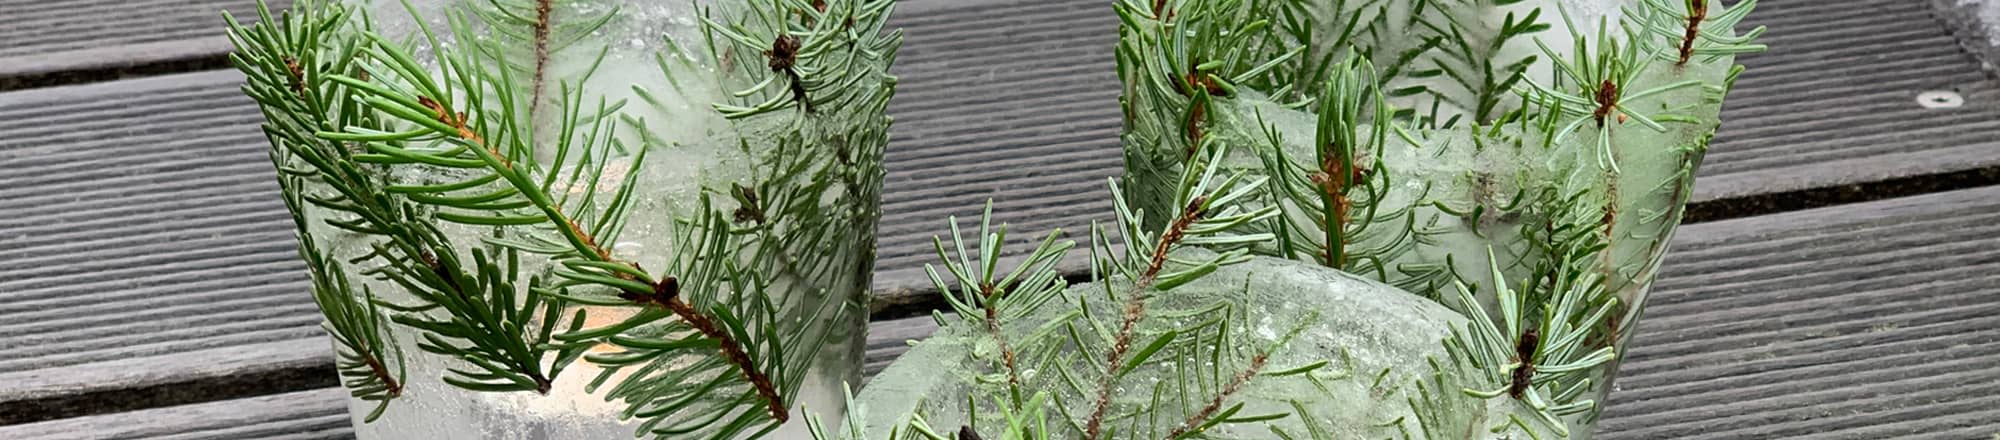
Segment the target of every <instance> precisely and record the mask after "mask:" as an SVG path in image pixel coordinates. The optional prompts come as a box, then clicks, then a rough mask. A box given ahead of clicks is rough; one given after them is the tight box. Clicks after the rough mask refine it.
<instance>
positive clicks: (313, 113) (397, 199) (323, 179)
mask: <svg viewBox="0 0 2000 440" xmlns="http://www.w3.org/2000/svg"><path fill="white" fill-rule="evenodd" d="M294 10H295V11H301V12H299V13H297V14H287V16H286V18H285V20H284V21H283V22H280V21H278V20H275V19H273V17H272V14H271V13H270V10H269V8H267V7H262V6H260V7H259V9H258V11H259V15H260V16H261V17H260V18H261V19H262V23H264V24H260V25H258V26H256V27H244V26H241V25H240V24H236V23H235V20H234V19H233V18H230V19H229V20H230V21H231V23H232V24H231V32H230V35H231V39H232V40H233V41H234V42H235V43H236V45H237V47H238V51H237V52H236V53H234V54H232V55H231V57H232V61H234V62H235V64H236V65H237V66H238V67H239V69H240V70H242V71H243V72H244V73H245V76H246V78H247V79H248V81H247V82H246V84H245V86H244V92H245V94H247V95H249V96H250V97H251V98H253V99H254V100H256V101H257V102H258V103H259V104H260V108H261V109H262V110H263V112H264V114H265V119H266V123H265V124H264V131H265V133H266V136H267V137H269V138H270V139H271V141H272V146H273V149H274V153H273V157H274V159H281V160H284V161H285V162H281V163H278V166H279V167H280V168H281V169H283V170H285V173H286V174H287V175H291V176H296V177H300V178H303V179H307V181H309V182H310V183H309V184H307V185H304V186H303V187H302V188H300V189H299V191H298V195H297V197H298V198H299V199H300V200H302V201H304V202H305V203H306V204H308V205H311V206H313V207H315V209H321V210H325V211H327V212H328V213H329V217H328V218H327V219H326V220H325V221H324V226H325V227H330V228H333V229H334V230H341V231H348V232H352V233H358V234H362V235H363V236H368V237H375V238H376V239H377V240H378V241H376V242H374V243H371V244H369V245H368V246H366V247H369V248H372V249H371V250H370V251H369V252H368V253H366V254H364V255H362V256H359V257H355V258H354V259H352V260H350V263H353V264H361V263H363V262H372V263H374V264H375V265H376V266H375V267H371V268H367V269H364V270H361V271H359V272H358V274H360V275H365V276H369V277H375V278H378V279H382V280H384V281H387V282H390V283H393V284H395V285H400V286H403V287H404V288H405V289H407V290H409V291H410V293H411V294H412V295H414V296H416V297H418V298H419V299H420V300H421V301H422V302H423V304H419V305H389V303H388V302H386V301H381V302H378V303H379V304H383V305H385V306H390V307H392V308H396V309H398V310H405V311H409V312H412V313H418V314H422V313H428V312H431V311H437V310H441V311H443V312H445V313H446V314H447V315H449V316H450V317H449V318H444V319H433V318H427V317H424V316H421V315H416V314H404V315H395V316H394V317H393V318H392V320H394V321H395V322H397V323H398V324H404V325H416V326H422V327H424V328H425V329H426V330H430V331H436V332H439V333H431V334H426V335H424V347H425V348H426V349H429V350H440V351H446V352H449V353H450V354H451V355H454V356H458V357H461V358H464V359H467V360H468V363H470V364H471V365H473V366H474V368H476V369H477V371H466V370H457V372H458V373H455V374H456V377H453V378H452V379H450V380H452V381H453V382H454V383H456V384H460V385H463V386H468V387H475V388H478V389H507V390H534V391H546V390H547V387H548V384H549V383H550V381H551V378H552V377H553V372H552V371H551V370H550V369H548V368H546V363H547V362H546V360H547V358H546V353H544V352H543V351H541V350H539V349H536V348H535V346H536V345H537V344H541V343H544V342H546V339H542V338H536V337H535V335H536V334H546V332H533V331H531V330H529V329H528V327H527V325H526V321H527V320H529V319H533V318H534V317H548V316H549V313H552V311H553V310H555V309H556V308H559V306H560V305H559V304H554V303H549V302H528V303H525V304H524V305H526V306H528V307H527V308H526V309H520V308H515V307H516V305H517V304H516V303H514V302H512V298H513V296H505V297H499V298H495V297H491V296H488V294H489V293H491V292H492V289H491V288H490V286H488V285H487V284H485V283H487V282H491V281H495V280H494V279H493V277H488V276H481V275H480V272H481V270H480V268H481V267H482V266H493V265H497V264H512V263H513V262H514V261H515V259H514V258H501V259H499V260H498V261H491V259H488V258H485V255H486V254H484V253H483V251H482V253H480V254H479V255H476V256H473V257H472V258H467V257H466V256H465V254H461V253H460V252H459V251H458V250H457V248H456V247H455V246H454V245H453V244H452V243H451V242H450V241H449V240H448V239H446V238H445V236H444V234H443V232H441V231H440V230H439V229H438V227H437V225H436V224H435V223H434V222H433V221H432V220H431V218H432V217H431V216H430V215H428V213H427V212H425V211H424V209H423V208H420V207H419V206H418V205H417V204H415V203H412V201H410V200H409V199H408V198H405V197H401V196H398V195H395V193H394V191H393V190H394V189H396V186H394V185H391V184H390V183H389V182H388V181H387V180H386V179H384V178H383V177H382V176H381V172H380V171H379V168H378V167H379V165H374V164H371V163H369V162H367V161H366V160H365V159H363V158H365V157H368V153H359V152H356V151H354V146H353V144H351V143H350V142H348V141H346V140H339V139H329V138H325V137H321V136H319V135H318V133H321V132H328V131H333V130H341V129H344V128H347V127H355V128H356V129H357V130H373V131H383V132H386V128H385V127H386V125H385V124H388V122H385V121H384V120H382V119H381V118H380V115H379V114H377V113H375V112H373V111H370V110H369V107H368V106H367V105H362V104H360V103H358V102H357V100H358V98H359V96H360V90H361V89H360V88H357V87H354V85H353V84H351V83H348V82H342V81H339V80H337V78H340V77H342V76H343V74H358V72H365V71H368V70H367V69H368V68H369V67H367V64H368V63H367V62H366V61H364V60H362V58H363V56H362V54H363V53H366V51H368V50H369V46H370V44H371V43H369V42H367V41H364V40H362V39H360V38H356V37H354V36H353V35H354V34H353V32H354V31H353V29H354V28H360V29H363V30H365V29H366V28H368V27H369V24H368V22H367V21H366V20H365V19H362V20H361V21H360V22H359V23H358V24H356V23H354V22H353V21H351V20H352V18H353V17H354V15H352V14H351V13H350V12H348V11H347V10H345V9H344V8H341V7H339V6H337V5H331V4H321V3H313V2H303V3H300V4H296V5H294ZM362 127H370V128H362ZM309 227H311V228H320V227H321V225H309ZM466 260H474V261H466ZM462 267H463V268H472V269H471V270H472V272H468V271H467V270H462V269H461V268H462ZM489 273H490V272H489ZM501 300H507V302H505V303H502V302H500V301H501ZM554 324H555V323H554V322H548V323H546V325H554ZM502 330H511V331H502ZM451 340H457V341H459V343H453V342H451ZM460 344H463V345H460ZM556 354H558V356H557V357H559V358H560V357H564V355H567V354H572V353H556ZM461 373H462V374H461Z"/></svg>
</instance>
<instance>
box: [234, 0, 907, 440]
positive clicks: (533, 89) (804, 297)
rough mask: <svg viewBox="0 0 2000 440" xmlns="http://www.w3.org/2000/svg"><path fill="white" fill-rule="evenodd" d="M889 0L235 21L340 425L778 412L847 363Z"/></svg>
mask: <svg viewBox="0 0 2000 440" xmlns="http://www.w3.org/2000/svg"><path fill="white" fill-rule="evenodd" d="M892 6H893V5H892V2H891V1H889V0H815V1H810V2H807V1H803V0H801V1H777V2H770V1H737V0H713V1H710V0H702V1H696V2H677V1H665V2H656V1H639V0H497V1H492V0H462V1H461V0H410V1H399V0H376V1H374V2H366V1H349V2H315V1H299V2H296V3H295V4H294V6H293V7H292V8H291V9H289V10H287V11H282V13H277V12H272V11H264V12H263V17H262V20H261V23H262V24H259V25H257V26H256V27H242V26H235V25H232V38H233V39H234V40H235V42H236V44H237V46H238V51H237V53H236V54H235V58H236V61H237V64H238V65H239V67H241V68H242V70H243V71H244V72H245V74H246V76H247V78H248V81H247V83H248V84H247V85H246V87H245V91H246V93H247V94H249V95H250V96H251V97H252V98H254V99H255V100H257V101H258V103H259V104H260V105H261V106H262V107H263V109H264V111H265V115H266V119H267V121H266V123H265V128H266V130H265V131H266V133H267V134H268V135H269V136H270V138H271V143H272V147H273V150H272V158H273V161H274V162H275V163H276V165H277V166H278V168H279V170H280V173H279V180H280V183H281V187H282V188H283V189H284V193H285V195H286V201H287V202H288V203H287V204H288V206H289V208H290V209H291V210H292V213H293V214H294V216H295V217H296V218H297V219H298V223H297V224H298V227H299V229H300V234H299V235H300V244H301V248H302V249H301V254H302V256H303V257H304V258H305V260H306V261H307V263H308V266H310V267H311V269H312V272H313V275H314V277H313V278H314V285H315V286H314V287H315V298H316V299H317V300H318V302H319V304H320V306H321V309H322V311H323V312H325V314H326V316H327V318H328V319H327V323H326V325H325V327H326V329H327V330H328V331H329V333H331V334H332V336H333V339H334V342H335V343H334V348H335V351H336V354H337V357H338V367H339V370H340V373H341V379H342V381H343V384H344V385H346V386H347V387H348V388H349V391H351V392H352V394H353V396H354V398H353V399H352V400H351V405H350V408H351V410H352V413H353V416H354V423H355V427H356V431H357V435H358V436H359V437H360V438H363V439H431V440H442V439H564V438H573V439H606V438H630V437H632V436H634V435H635V434H637V435H639V436H641V437H656V438H746V437H750V436H753V435H757V434H760V433H765V434H774V435H778V436H780V438H797V437H800V436H802V433H803V432H804V431H803V425H804V417H803V414H805V412H806V411H810V412H812V413H816V414H818V415H820V416H822V417H835V418H837V417H839V416H840V415H841V414H842V411H843V409H844V408H843V403H844V399H843V388H844V387H846V386H848V385H856V384H858V383H859V379H860V376H859V369H860V365H861V352H862V344H863V340H864V338H865V334H864V333H865V330H866V325H865V324H866V318H867V314H868V310H867V304H866V296H865V295H866V289H867V286H868V284H869V282H870V277H871V274H872V271H873V262H874V245H875V238H874V237H875V224H876V221H877V219H878V218H879V217H880V213H879V203H880V200H879V198H880V197H879V189H880V186H881V181H882V176H883V172H882V168H881V159H882V151H883V147H884V145H885V144H886V142H887V136H888V125H889V119H888V118H887V117H885V116H884V115H883V110H884V108H885V106H886V104H887V102H888V98H889V96H890V95H891V94H892V93H893V89H894V85H895V79H894V77H892V76H890V75H889V74H888V73H887V69H888V67H889V64H890V63H891V62H893V59H894V55H895V51H896V49H897V46H898V45H899V42H900V34H899V33H897V32H893V31H884V30H883V28H882V26H883V24H884V20H886V18H887V17H886V16H887V14H888V13H889V11H890V10H891V9H892Z"/></svg>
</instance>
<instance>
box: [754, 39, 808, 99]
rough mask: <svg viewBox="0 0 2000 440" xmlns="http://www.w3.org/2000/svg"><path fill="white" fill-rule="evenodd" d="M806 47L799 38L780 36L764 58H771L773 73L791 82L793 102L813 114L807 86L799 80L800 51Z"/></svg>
mask: <svg viewBox="0 0 2000 440" xmlns="http://www.w3.org/2000/svg"><path fill="white" fill-rule="evenodd" d="M804 45H805V43H802V42H800V41H799V37H794V36H791V35H779V36H778V38H776V39H773V40H771V49H770V50H766V51H764V56H765V57H767V58H770V66H771V71H772V72H779V73H783V74H785V77H786V79H789V80H791V91H792V100H793V101H797V102H798V103H799V107H800V108H802V109H804V110H805V111H806V113H812V112H813V105H812V99H811V97H809V96H806V84H805V81H804V80H803V79H801V78H799V71H798V69H797V67H798V58H799V49H800V48H802V47H804Z"/></svg>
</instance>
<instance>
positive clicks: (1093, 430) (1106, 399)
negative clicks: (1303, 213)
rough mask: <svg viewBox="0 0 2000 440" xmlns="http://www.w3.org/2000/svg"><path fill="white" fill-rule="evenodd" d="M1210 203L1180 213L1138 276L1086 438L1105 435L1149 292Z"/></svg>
mask: <svg viewBox="0 0 2000 440" xmlns="http://www.w3.org/2000/svg"><path fill="white" fill-rule="evenodd" d="M1207 203H1208V198H1206V197H1195V199H1194V200H1193V201H1191V202H1189V203H1188V205H1187V207H1186V208H1184V209H1182V210H1181V215H1180V216H1179V217H1177V218H1175V219H1174V223H1173V224H1172V225H1170V226H1168V227H1167V232H1166V233H1165V234H1160V242H1159V244H1157V245H1155V246H1153V256H1152V258H1151V259H1150V260H1148V261H1147V262H1146V271H1145V272H1142V273H1141V274H1140V275H1139V279H1137V280H1133V283H1132V294H1131V295H1128V296H1127V297H1126V298H1125V311H1124V315H1123V317H1122V318H1121V322H1120V323H1119V325H1118V336H1117V338H1116V339H1113V340H1112V344H1111V352H1110V353H1108V354H1106V355H1105V356H1104V363H1105V369H1104V371H1105V374H1104V379H1103V380H1100V381H1098V383H1097V402H1096V404H1095V407H1094V408H1093V409H1092V410H1091V411H1090V418H1089V420H1088V421H1087V422H1086V423H1085V427H1084V438H1086V439H1090V440H1096V439H1098V438H1099V437H1100V436H1101V435H1102V434H1103V429H1104V413H1105V411H1108V410H1110V408H1111V388H1112V386H1113V385H1115V384H1116V382H1117V379H1118V368H1119V364H1121V363H1123V361H1124V360H1125V353H1126V352H1128V351H1131V349H1132V333H1133V331H1134V329H1135V327H1136V326H1137V325H1138V323H1139V318H1141V317H1143V316H1144V315H1145V313H1146V289H1150V288H1152V287H1153V282H1154V281H1155V280H1158V279H1159V276H1160V270H1161V269H1163V268H1165V267H1166V265H1167V251H1169V250H1172V249H1173V246H1174V245H1175V244H1177V243H1180V241H1181V239H1183V238H1186V236H1187V230H1188V228H1189V227H1192V226H1194V223H1195V222H1197V221H1201V218H1202V215H1204V214H1206V212H1204V209H1203V207H1202V205H1205V204H1207Z"/></svg>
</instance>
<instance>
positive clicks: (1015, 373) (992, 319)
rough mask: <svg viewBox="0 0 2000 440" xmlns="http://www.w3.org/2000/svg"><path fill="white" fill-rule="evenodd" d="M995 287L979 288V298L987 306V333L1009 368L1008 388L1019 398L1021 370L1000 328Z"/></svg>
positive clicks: (989, 285)
mask: <svg viewBox="0 0 2000 440" xmlns="http://www.w3.org/2000/svg"><path fill="white" fill-rule="evenodd" d="M993 289H994V287H993V285H992V284H984V285H980V286H979V296H980V298H981V301H982V302H984V303H985V304H984V305H985V306H986V332H987V333H991V334H992V335H993V342H995V343H997V344H999V346H1000V362H1001V364H1002V365H1003V366H1005V367H1006V368H1007V387H1008V389H1009V391H1012V392H1013V393H1014V394H1015V396H1014V397H1019V393H1020V389H1021V369H1020V367H1018V366H1016V365H1015V364H1014V357H1015V354H1014V348H1013V347H1009V346H1008V345H1007V334H1006V333H1005V332H1003V331H1001V328H1000V309H998V308H995V307H994V306H993V299H994V293H995V292H994V290H993Z"/></svg>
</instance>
